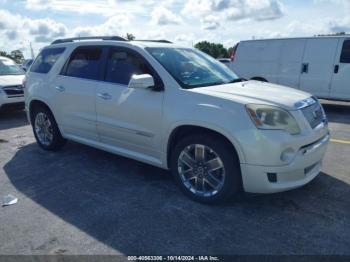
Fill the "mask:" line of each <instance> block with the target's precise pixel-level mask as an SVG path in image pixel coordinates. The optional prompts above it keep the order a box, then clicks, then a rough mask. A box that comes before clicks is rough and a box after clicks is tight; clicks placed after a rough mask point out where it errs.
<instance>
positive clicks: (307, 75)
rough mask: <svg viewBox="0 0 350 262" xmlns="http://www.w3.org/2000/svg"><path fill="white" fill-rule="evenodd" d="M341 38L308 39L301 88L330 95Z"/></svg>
mask: <svg viewBox="0 0 350 262" xmlns="http://www.w3.org/2000/svg"><path fill="white" fill-rule="evenodd" d="M338 41H339V38H311V39H307V42H306V47H305V51H304V57H303V63H302V65H301V68H300V70H301V76H300V89H301V90H304V91H306V92H309V93H311V94H313V95H315V96H318V97H325V98H326V97H328V96H329V92H330V87H331V82H332V77H333V69H334V62H335V56H336V51H337V47H338Z"/></svg>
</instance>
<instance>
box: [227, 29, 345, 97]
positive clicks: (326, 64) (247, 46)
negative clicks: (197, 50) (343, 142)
mask: <svg viewBox="0 0 350 262" xmlns="http://www.w3.org/2000/svg"><path fill="white" fill-rule="evenodd" d="M231 59H232V63H231V68H232V70H233V71H234V72H236V73H237V74H238V75H239V76H240V77H243V78H246V79H254V80H260V81H267V82H272V83H277V84H281V85H286V86H290V87H293V88H297V89H300V90H303V91H306V92H309V93H312V94H313V95H315V96H317V97H319V98H325V99H335V100H345V101H350V36H346V35H344V36H330V37H328V36H322V37H309V38H284V39H266V40H248V41H241V42H240V43H238V44H237V45H236V46H235V48H234V53H233V54H232V57H231Z"/></svg>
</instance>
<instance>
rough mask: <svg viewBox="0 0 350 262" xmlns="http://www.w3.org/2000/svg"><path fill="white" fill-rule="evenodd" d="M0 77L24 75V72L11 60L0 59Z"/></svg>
mask: <svg viewBox="0 0 350 262" xmlns="http://www.w3.org/2000/svg"><path fill="white" fill-rule="evenodd" d="M0 75H2V76H3V75H24V72H23V71H22V69H21V68H20V67H19V66H18V65H17V64H16V63H15V62H13V61H12V60H10V59H0Z"/></svg>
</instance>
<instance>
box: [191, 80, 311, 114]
mask: <svg viewBox="0 0 350 262" xmlns="http://www.w3.org/2000/svg"><path fill="white" fill-rule="evenodd" d="M192 90H193V91H194V92H197V93H202V94H207V95H211V96H215V97H220V98H224V99H229V100H232V101H235V102H238V103H242V104H250V103H254V104H265V105H274V106H279V107H282V108H285V109H287V110H295V109H296V105H295V104H296V103H298V102H300V101H302V100H305V99H307V98H309V97H311V95H310V94H309V93H306V92H303V91H299V90H296V89H293V88H289V87H285V86H281V85H276V84H271V83H264V82H260V81H252V80H251V81H246V82H241V83H233V84H225V85H216V86H207V87H201V88H195V89H192Z"/></svg>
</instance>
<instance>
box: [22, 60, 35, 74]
mask: <svg viewBox="0 0 350 262" xmlns="http://www.w3.org/2000/svg"><path fill="white" fill-rule="evenodd" d="M33 62H34V59H27V60H25V61H24V62H23V64H22V65H21V67H22V69H23V70H24V71H25V72H27V71H28V69H29V67H30V66H31V65H32V64H33Z"/></svg>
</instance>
